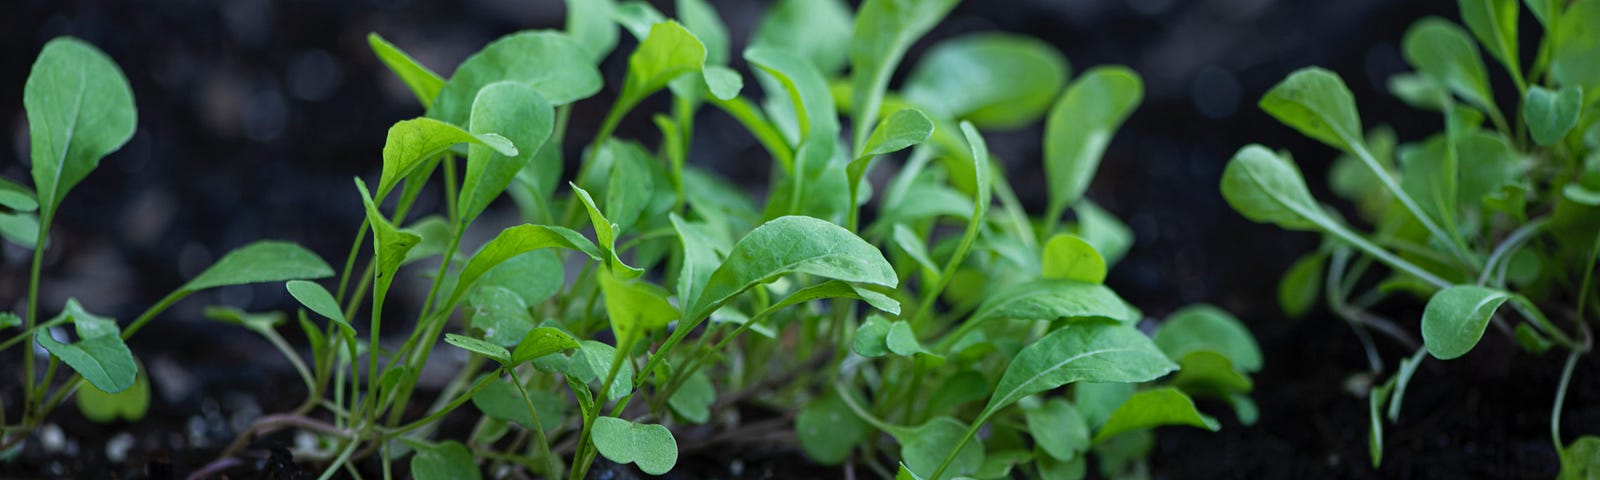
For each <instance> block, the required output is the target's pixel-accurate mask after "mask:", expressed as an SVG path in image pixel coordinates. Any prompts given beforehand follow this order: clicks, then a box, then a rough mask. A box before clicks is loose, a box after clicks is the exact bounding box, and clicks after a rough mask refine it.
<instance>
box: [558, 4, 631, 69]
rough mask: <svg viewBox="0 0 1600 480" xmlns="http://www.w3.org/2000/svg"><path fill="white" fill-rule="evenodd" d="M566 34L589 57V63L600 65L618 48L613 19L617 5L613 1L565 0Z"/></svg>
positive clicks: (615, 25) (615, 26) (615, 23)
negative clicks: (612, 50)
mask: <svg viewBox="0 0 1600 480" xmlns="http://www.w3.org/2000/svg"><path fill="white" fill-rule="evenodd" d="M566 4H567V34H568V35H571V36H572V39H573V40H576V41H577V44H578V45H579V46H582V47H583V49H584V51H585V52H588V54H589V63H591V64H599V63H600V61H601V60H604V59H605V58H606V55H609V54H610V53H611V49H613V48H616V47H617V36H618V35H617V22H616V21H615V20H612V16H613V13H612V12H614V11H615V10H616V8H617V6H616V4H615V3H613V2H612V0H566Z"/></svg>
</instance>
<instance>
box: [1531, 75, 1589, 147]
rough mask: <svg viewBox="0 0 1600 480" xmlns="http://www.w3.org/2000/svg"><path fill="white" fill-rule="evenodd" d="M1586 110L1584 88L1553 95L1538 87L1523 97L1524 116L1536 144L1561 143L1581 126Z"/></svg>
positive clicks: (1558, 92)
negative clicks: (1568, 133) (1570, 132)
mask: <svg viewBox="0 0 1600 480" xmlns="http://www.w3.org/2000/svg"><path fill="white" fill-rule="evenodd" d="M1582 109H1583V88H1582V87H1578V86H1570V87H1567V88H1563V89H1561V90H1560V91H1556V92H1552V91H1550V90H1549V89H1546V88H1544V87H1541V86H1538V85H1534V86H1531V87H1528V94H1527V95H1526V96H1524V97H1523V98H1522V117H1523V118H1524V119H1526V120H1527V122H1528V132H1529V133H1532V134H1533V141H1534V142H1537V143H1538V144H1539V145H1542V146H1546V147H1548V146H1551V145H1555V144H1556V143H1558V142H1560V141H1561V139H1562V138H1563V137H1566V136H1567V132H1569V131H1572V128H1573V127H1576V126H1578V113H1579V110H1582Z"/></svg>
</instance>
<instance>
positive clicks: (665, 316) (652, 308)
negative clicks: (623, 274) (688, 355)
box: [597, 271, 678, 352]
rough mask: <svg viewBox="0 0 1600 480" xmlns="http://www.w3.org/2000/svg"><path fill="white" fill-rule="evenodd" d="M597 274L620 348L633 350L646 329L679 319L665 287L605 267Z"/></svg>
mask: <svg viewBox="0 0 1600 480" xmlns="http://www.w3.org/2000/svg"><path fill="white" fill-rule="evenodd" d="M597 277H598V278H599V279H600V291H601V292H603V293H604V294H605V297H606V318H607V319H609V320H610V323H611V330H612V331H613V332H615V333H616V337H617V348H618V349H619V350H621V351H623V352H628V351H632V349H633V344H634V342H636V341H638V340H639V339H640V338H641V336H642V335H644V334H645V333H646V332H649V331H654V330H660V329H663V328H666V326H667V324H668V323H671V322H672V321H673V320H676V319H678V309H677V308H675V307H673V306H672V303H671V302H668V301H667V291H666V290H664V289H662V288H661V287H658V286H655V285H654V284H651V283H648V282H644V281H641V280H626V279H621V278H617V277H616V276H615V275H612V274H611V273H610V272H605V271H602V272H599V274H598V275H597Z"/></svg>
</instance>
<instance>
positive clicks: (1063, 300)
mask: <svg viewBox="0 0 1600 480" xmlns="http://www.w3.org/2000/svg"><path fill="white" fill-rule="evenodd" d="M1000 318H1006V319H1016V320H1046V321H1053V320H1058V319H1083V318H1104V319H1109V320H1114V321H1117V322H1121V323H1128V324H1131V323H1133V322H1137V321H1138V320H1139V311H1138V310H1136V309H1134V308H1133V306H1132V305H1129V304H1128V302H1125V301H1123V300H1122V298H1121V297H1118V296H1117V294H1116V292H1113V291H1111V289H1110V288H1106V286H1104V285H1095V284H1091V283H1084V282H1079V281H1076V280H1066V279H1047V278H1042V279H1037V280H1033V281H1029V282H1025V283H1019V284H1016V285H1013V286H1010V287H1006V288H1005V289H1003V290H1000V291H999V292H997V293H995V294H994V296H991V297H989V298H988V299H986V300H984V302H983V303H982V304H980V305H978V309H977V310H976V311H974V312H973V314H972V317H971V318H970V319H968V320H967V322H969V323H976V322H983V321H988V320H990V319H1000Z"/></svg>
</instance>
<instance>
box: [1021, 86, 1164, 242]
mask: <svg viewBox="0 0 1600 480" xmlns="http://www.w3.org/2000/svg"><path fill="white" fill-rule="evenodd" d="M1143 98H1144V83H1143V82H1142V81H1140V80H1139V75H1138V74H1136V73H1134V72H1133V70H1129V69H1127V68H1124V67H1095V68H1092V69H1089V71H1087V72H1084V74H1083V76H1082V77H1079V78H1078V79H1077V80H1076V81H1074V82H1072V84H1071V85H1069V86H1067V91H1066V92H1065V93H1062V94H1061V98H1060V99H1059V100H1056V103H1055V106H1053V107H1051V108H1050V116H1049V117H1048V118H1046V119H1045V123H1044V131H1045V135H1044V159H1045V160H1044V171H1045V176H1046V178H1047V180H1048V182H1049V183H1048V184H1049V186H1050V209H1049V211H1050V212H1062V211H1065V210H1066V208H1067V207H1069V206H1072V204H1074V203H1077V201H1078V199H1080V198H1083V192H1084V191H1086V190H1088V188H1089V181H1090V180H1093V179H1094V172H1095V170H1097V169H1099V168H1100V157H1101V155H1103V154H1104V153H1105V150H1106V145H1108V144H1110V143H1111V135H1112V134H1113V133H1115V132H1116V130H1117V128H1118V127H1120V126H1121V125H1122V122H1123V120H1126V119H1127V118H1128V115H1129V114H1131V113H1133V109H1134V108H1135V107H1138V106H1139V103H1140V102H1141V101H1143Z"/></svg>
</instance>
